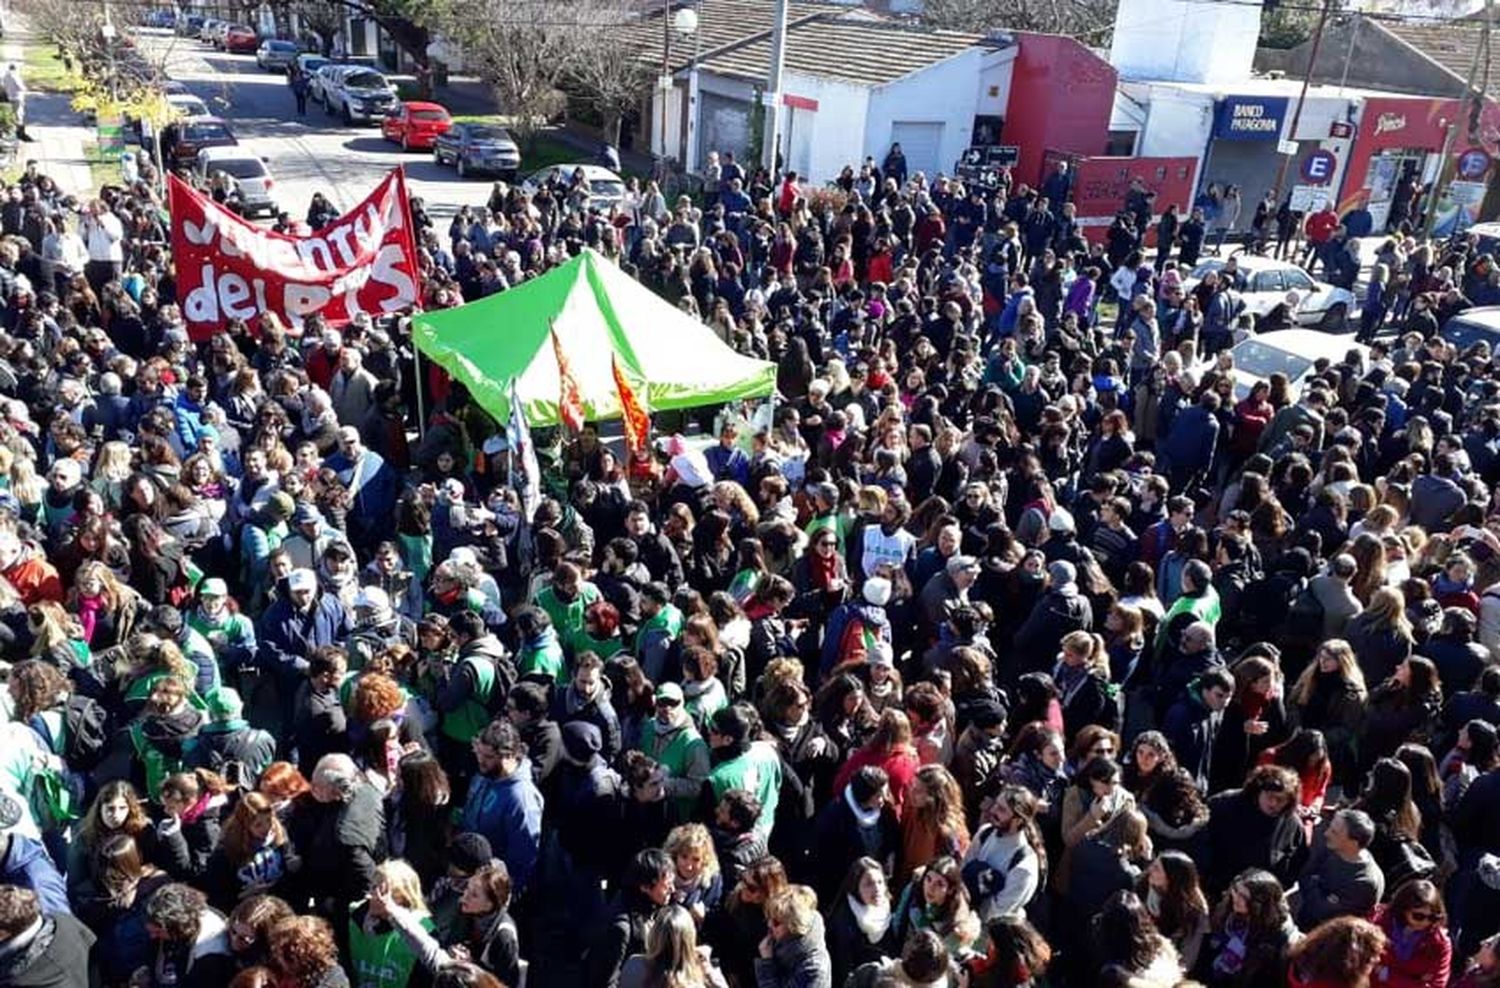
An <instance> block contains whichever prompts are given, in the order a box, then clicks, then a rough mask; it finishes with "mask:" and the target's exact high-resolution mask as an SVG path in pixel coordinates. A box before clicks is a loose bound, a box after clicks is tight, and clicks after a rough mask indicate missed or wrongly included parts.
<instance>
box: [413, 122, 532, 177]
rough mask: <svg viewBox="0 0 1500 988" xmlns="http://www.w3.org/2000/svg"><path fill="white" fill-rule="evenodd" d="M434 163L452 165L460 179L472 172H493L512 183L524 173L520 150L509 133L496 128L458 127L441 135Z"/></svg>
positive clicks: (458, 124)
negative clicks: (518, 173) (518, 175)
mask: <svg viewBox="0 0 1500 988" xmlns="http://www.w3.org/2000/svg"><path fill="white" fill-rule="evenodd" d="M432 160H433V162H434V163H436V164H438V165H446V164H450V163H451V164H452V165H453V167H454V168H455V169H456V170H457V171H458V177H459V178H467V177H468V175H469V173H470V172H491V173H493V174H496V175H499V176H500V177H501V178H503V179H505V180H506V181H507V182H513V181H515V178H516V173H517V172H518V171H520V170H521V149H520V148H519V147H518V146H517V145H516V140H515V138H513V137H511V136H510V131H508V130H506V129H505V128H504V127H501V126H499V125H497V124H487V123H456V124H454V125H453V126H452V127H450V128H449V129H448V130H447V131H446V132H445V133H442V134H439V135H438V138H437V143H436V144H434V145H433V146H432Z"/></svg>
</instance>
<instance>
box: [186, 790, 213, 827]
mask: <svg viewBox="0 0 1500 988" xmlns="http://www.w3.org/2000/svg"><path fill="white" fill-rule="evenodd" d="M215 795H216V794H215V793H211V792H205V793H204V794H203V795H201V796H199V797H198V801H197V802H196V803H194V804H193V805H192V806H189V807H188V808H187V809H185V810H183V811H182V816H181V820H182V822H183V823H184V824H188V823H197V822H198V819H199V818H200V817H201V816H203V814H204V813H206V812H208V807H209V804H211V803H212V802H213V801H214V796H215Z"/></svg>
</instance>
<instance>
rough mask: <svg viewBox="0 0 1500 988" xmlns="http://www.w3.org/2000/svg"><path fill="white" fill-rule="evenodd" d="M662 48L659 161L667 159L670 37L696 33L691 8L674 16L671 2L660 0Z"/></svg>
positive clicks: (696, 13) (696, 26) (670, 67)
mask: <svg viewBox="0 0 1500 988" xmlns="http://www.w3.org/2000/svg"><path fill="white" fill-rule="evenodd" d="M661 20H662V47H661V78H660V79H659V80H658V81H657V90H658V92H659V93H660V95H659V96H658V99H660V100H661V154H660V159H661V160H662V161H666V158H667V95H668V94H669V93H671V91H672V35H673V34H674V33H675V34H677V35H678V36H679V37H682V38H688V37H691V36H692V35H694V34H696V33H697V31H698V12H697V11H696V10H693V9H692V8H691V7H683V8H681V9H680V10H678V11H677V12H676V13H675V14H674V13H672V0H662V18H661Z"/></svg>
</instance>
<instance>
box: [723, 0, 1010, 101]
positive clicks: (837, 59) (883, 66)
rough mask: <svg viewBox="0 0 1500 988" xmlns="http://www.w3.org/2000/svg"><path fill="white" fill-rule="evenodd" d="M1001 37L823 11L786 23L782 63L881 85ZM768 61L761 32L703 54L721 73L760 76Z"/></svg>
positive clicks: (767, 45) (795, 68) (795, 69)
mask: <svg viewBox="0 0 1500 988" xmlns="http://www.w3.org/2000/svg"><path fill="white" fill-rule="evenodd" d="M1002 44H1003V42H999V41H994V40H991V39H986V38H985V37H984V36H983V35H978V34H966V33H963V32H960V31H932V30H923V29H920V28H913V27H907V26H904V25H899V24H891V23H879V22H871V21H865V20H853V19H848V18H841V17H837V16H824V17H818V18H815V19H812V20H808V21H803V22H802V23H800V24H794V25H791V26H790V27H789V28H788V29H787V40H786V68H787V70H788V71H790V72H798V73H802V74H804V75H812V76H819V77H821V78H825V79H837V80H842V81H845V82H851V83H854V84H856V85H861V86H882V85H885V84H886V83H890V82H894V81H896V80H897V79H900V78H902V77H904V76H908V75H911V74H912V73H913V72H917V71H919V70H921V69H925V68H927V67H928V66H930V65H933V64H936V63H937V62H941V61H943V60H945V59H948V58H952V57H953V56H954V55H957V54H959V53H960V52H963V51H966V50H968V49H970V48H973V47H975V46H976V45H988V46H990V47H999V46H1001V45H1002ZM770 61H771V39H770V36H769V34H767V35H762V36H759V37H756V38H754V39H753V40H750V41H747V42H745V43H744V44H741V45H737V46H735V47H733V48H730V49H728V50H726V51H723V52H720V53H719V54H717V55H713V56H712V57H709V58H705V59H704V60H703V67H704V68H705V69H707V70H709V71H712V72H717V73H720V74H722V75H729V76H738V77H740V78H744V79H755V80H760V79H764V78H765V77H766V71H767V69H768V68H769V66H770Z"/></svg>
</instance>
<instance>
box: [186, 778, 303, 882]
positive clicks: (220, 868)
mask: <svg viewBox="0 0 1500 988" xmlns="http://www.w3.org/2000/svg"><path fill="white" fill-rule="evenodd" d="M301 866H302V860H301V858H299V857H298V856H297V850H296V848H295V847H293V846H292V842H291V840H290V839H288V837H287V833H286V827H285V825H284V824H282V822H281V820H280V819H278V818H277V816H276V803H275V802H274V801H272V800H271V798H270V797H269V796H266V795H265V794H264V793H259V792H248V793H245V794H244V795H243V796H241V797H240V801H239V802H238V803H236V804H235V807H234V812H233V813H231V814H230V815H229V819H228V821H227V822H225V824H224V829H223V833H222V835H221V837H220V840H219V846H218V847H216V848H215V849H214V851H213V854H212V855H210V856H209V859H208V863H207V865H206V867H205V868H204V875H203V887H204V889H205V890H206V891H207V892H208V894H209V899H210V901H212V902H213V903H214V905H215V906H217V907H219V908H221V909H222V908H231V907H233V906H234V905H235V904H236V903H238V902H240V901H242V900H244V899H245V898H246V897H248V896H252V895H261V894H264V893H268V892H275V891H278V890H280V889H283V888H285V887H286V886H287V884H288V883H289V882H290V880H291V878H292V876H293V874H294V873H295V872H296V871H297V869H299V868H300V867H301Z"/></svg>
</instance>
